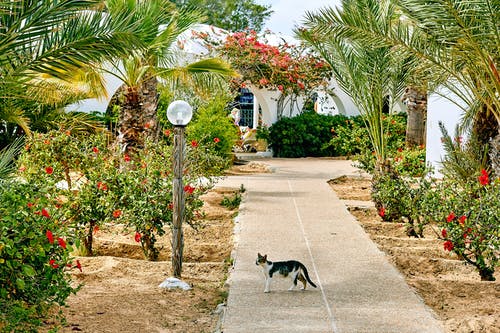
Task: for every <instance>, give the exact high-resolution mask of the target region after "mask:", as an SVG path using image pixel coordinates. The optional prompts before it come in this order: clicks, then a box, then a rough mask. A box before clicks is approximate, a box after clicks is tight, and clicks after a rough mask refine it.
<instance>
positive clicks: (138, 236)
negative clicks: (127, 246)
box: [134, 231, 141, 243]
mask: <svg viewBox="0 0 500 333" xmlns="http://www.w3.org/2000/svg"><path fill="white" fill-rule="evenodd" d="M134 239H135V241H136V242H137V243H139V242H140V241H141V234H140V233H138V232H137V231H136V232H135V237H134Z"/></svg>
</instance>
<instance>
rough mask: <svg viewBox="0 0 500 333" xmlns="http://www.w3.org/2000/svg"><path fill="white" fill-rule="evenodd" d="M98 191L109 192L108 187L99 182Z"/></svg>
mask: <svg viewBox="0 0 500 333" xmlns="http://www.w3.org/2000/svg"><path fill="white" fill-rule="evenodd" d="M97 189H98V190H103V191H107V190H108V185H106V184H105V183H103V182H97Z"/></svg>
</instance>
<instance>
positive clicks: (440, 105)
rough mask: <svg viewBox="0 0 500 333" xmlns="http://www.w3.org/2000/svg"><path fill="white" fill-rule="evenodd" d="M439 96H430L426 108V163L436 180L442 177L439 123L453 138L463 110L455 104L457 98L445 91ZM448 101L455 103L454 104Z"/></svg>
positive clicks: (443, 153)
mask: <svg viewBox="0 0 500 333" xmlns="http://www.w3.org/2000/svg"><path fill="white" fill-rule="evenodd" d="M441 95H443V96H446V97H443V96H441ZM441 95H439V94H432V95H430V96H429V98H428V107H427V138H426V163H427V164H430V165H431V166H432V167H433V168H434V176H435V177H437V178H441V177H442V174H441V172H440V169H441V163H440V162H441V161H442V159H443V157H444V156H445V151H444V148H443V143H442V142H441V137H442V135H441V130H440V129H439V122H442V123H443V124H444V126H445V128H446V130H447V131H448V134H450V135H451V136H453V135H455V128H456V126H457V124H459V123H460V119H461V117H462V115H463V109H462V108H461V107H460V106H458V105H457V104H456V103H458V102H459V101H460V99H459V98H458V97H456V96H454V95H453V94H452V93H450V92H446V91H443V92H442V93H441ZM450 99H451V100H453V101H456V103H454V102H452V101H451V100H450Z"/></svg>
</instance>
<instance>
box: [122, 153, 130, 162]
mask: <svg viewBox="0 0 500 333" xmlns="http://www.w3.org/2000/svg"><path fill="white" fill-rule="evenodd" d="M123 160H124V161H125V162H130V156H129V155H127V154H125V156H123Z"/></svg>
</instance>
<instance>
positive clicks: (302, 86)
mask: <svg viewBox="0 0 500 333" xmlns="http://www.w3.org/2000/svg"><path fill="white" fill-rule="evenodd" d="M297 85H298V86H299V88H300V89H305V88H306V86H305V85H304V84H303V83H302V82H297Z"/></svg>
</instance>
